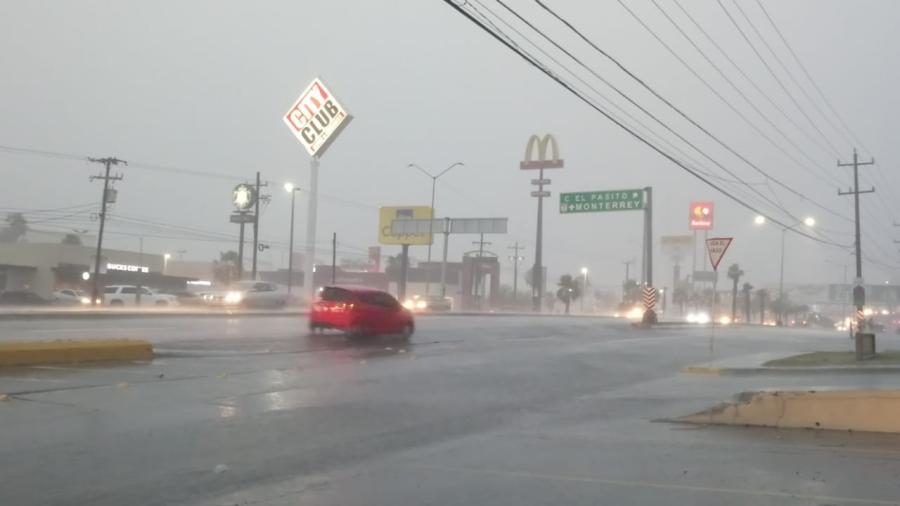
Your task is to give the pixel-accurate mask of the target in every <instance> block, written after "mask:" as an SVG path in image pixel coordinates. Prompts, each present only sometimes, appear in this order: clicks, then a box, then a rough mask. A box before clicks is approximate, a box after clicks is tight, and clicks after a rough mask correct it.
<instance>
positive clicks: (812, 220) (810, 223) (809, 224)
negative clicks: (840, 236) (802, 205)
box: [803, 216, 816, 227]
mask: <svg viewBox="0 0 900 506" xmlns="http://www.w3.org/2000/svg"><path fill="white" fill-rule="evenodd" d="M803 224H804V225H806V226H807V227H814V226H816V219H815V218H813V217H812V216H807V217H806V218H803Z"/></svg>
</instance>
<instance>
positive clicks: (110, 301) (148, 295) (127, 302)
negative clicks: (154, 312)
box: [103, 285, 178, 307]
mask: <svg viewBox="0 0 900 506" xmlns="http://www.w3.org/2000/svg"><path fill="white" fill-rule="evenodd" d="M138 292H140V294H141V300H140V302H141V305H142V306H172V305H175V304H177V303H178V299H177V298H176V297H175V296H174V295H169V294H165V293H157V292H154V291H151V290H149V289H147V288H145V287H143V286H142V287H137V286H134V285H109V286H106V287H104V288H103V304H104V305H107V306H117V307H122V306H136V305H137V302H138V297H137V296H138Z"/></svg>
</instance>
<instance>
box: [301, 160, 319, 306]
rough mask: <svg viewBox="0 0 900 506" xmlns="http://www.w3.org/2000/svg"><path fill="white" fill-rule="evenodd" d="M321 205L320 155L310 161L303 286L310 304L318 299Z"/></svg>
mask: <svg viewBox="0 0 900 506" xmlns="http://www.w3.org/2000/svg"><path fill="white" fill-rule="evenodd" d="M318 206H319V157H318V156H315V155H314V156H313V157H312V159H311V160H310V162H309V196H308V197H307V201H306V253H305V254H304V256H303V287H304V288H306V296H307V297H308V299H307V300H309V302H310V304H311V303H312V301H314V300H316V283H315V281H314V280H315V274H314V271H315V269H316V211H317V209H318Z"/></svg>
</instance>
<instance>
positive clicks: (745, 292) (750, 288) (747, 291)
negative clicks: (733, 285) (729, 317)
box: [741, 283, 753, 323]
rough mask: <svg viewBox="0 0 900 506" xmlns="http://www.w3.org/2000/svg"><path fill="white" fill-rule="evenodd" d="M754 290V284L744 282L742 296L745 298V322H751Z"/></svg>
mask: <svg viewBox="0 0 900 506" xmlns="http://www.w3.org/2000/svg"><path fill="white" fill-rule="evenodd" d="M751 291H753V285H751V284H750V283H744V286H742V287H741V294H742V295H741V296H742V297H743V300H744V323H750V292H751Z"/></svg>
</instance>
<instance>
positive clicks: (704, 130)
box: [535, 0, 848, 220]
mask: <svg viewBox="0 0 900 506" xmlns="http://www.w3.org/2000/svg"><path fill="white" fill-rule="evenodd" d="M535 2H536V3H537V4H538V5H539V6H540V7H541V8H543V9H544V10H545V11H546V12H548V13H549V14H550V15H551V16H553V17H554V18H556V19H557V20H558V21H559V22H560V23H562V24H563V25H565V26H566V27H568V28H569V29H570V30H571V31H572V32H573V33H575V34H576V35H577V36H578V37H579V38H581V40H583V41H584V42H585V43H587V44H588V45H589V46H591V47H592V48H593V49H594V50H596V51H597V52H598V53H600V54H601V55H603V56H604V57H605V58H606V59H608V60H609V61H610V62H612V63H613V64H615V65H616V66H617V67H618V68H619V69H620V70H622V71H623V72H625V74H627V75H628V76H629V77H630V78H632V79H633V80H634V81H635V82H637V83H638V84H640V85H641V86H642V87H643V88H644V89H646V90H647V91H648V92H650V93H651V94H652V95H653V96H655V97H656V98H657V99H659V100H660V101H662V102H663V103H664V104H666V106H668V107H669V108H671V109H672V110H673V111H675V112H676V113H677V114H678V115H680V116H681V117H682V118H684V119H685V120H687V121H688V122H689V123H691V124H692V125H694V126H695V127H696V128H698V129H699V130H700V131H702V132H703V133H704V134H706V135H707V136H708V137H710V138H711V139H713V140H714V141H715V142H716V143H717V144H719V145H720V146H722V147H723V148H725V149H726V150H728V152H729V153H731V154H732V155H734V156H735V157H737V158H738V159H740V160H741V161H743V162H744V163H745V164H747V165H748V166H750V167H752V168H753V169H754V170H755V171H756V172H758V173H759V174H761V175H762V176H763V177H765V178H766V179H767V180H769V181H772V182H774V183H775V184H777V185H778V186H780V187H782V188H784V189H785V190H787V191H788V192H790V193H792V194H793V195H795V196H797V197H799V198H801V199H803V200H805V201H807V202H810V203H811V204H813V205H815V206H816V207H818V208H820V209H822V210H823V211H825V212H827V213H829V214H832V215H834V216H836V217H838V218H840V219H842V220H848V218H847V217H846V216H843V215H840V214H837V213H835V212H834V211H832V210H831V208H829V207H827V206H824V205H822V204H820V203H818V202H817V201H815V200H813V199H811V198H809V197H807V196H806V195H804V194H803V193H800V192H799V191H797V190H795V189H794V188H793V187H791V186H789V185H787V184H785V183H783V182H781V181H780V180H778V179H777V178H775V177H773V176H771V175H769V174H768V173H767V172H765V171H764V170H762V169H761V168H760V167H759V166H757V165H756V164H755V163H753V162H751V161H750V160H748V159H747V158H746V157H745V156H743V155H741V154H740V153H738V152H737V151H736V150H734V149H733V148H732V147H731V146H729V145H728V144H727V143H725V142H724V141H722V140H721V139H720V138H719V137H718V136H716V135H715V134H713V133H712V132H710V131H709V130H707V129H706V128H705V127H703V125H701V124H700V123H698V122H697V121H696V120H694V119H693V118H691V117H690V116H688V115H687V114H686V113H685V112H684V111H682V110H681V109H680V108H678V107H677V106H676V105H674V104H673V103H672V102H670V101H669V100H668V99H666V98H665V97H663V96H662V95H661V94H659V93H658V92H657V91H656V90H655V89H654V88H653V87H651V86H650V85H649V84H647V83H646V82H645V81H644V80H643V79H641V78H640V77H638V76H637V75H635V74H634V73H633V72H632V71H631V70H629V69H628V68H627V67H626V66H625V65H624V64H622V63H621V62H620V61H619V60H618V59H616V58H615V57H613V56H612V55H610V54H609V53H608V52H606V51H605V50H604V49H602V48H601V47H599V46H598V45H597V44H595V43H594V42H593V41H592V40H591V39H590V38H588V37H587V36H586V35H584V34H583V33H582V32H581V31H579V30H578V29H577V28H576V27H575V26H573V25H572V24H571V23H570V22H569V21H568V20H566V19H565V18H563V17H562V16H560V15H559V14H557V13H556V12H555V11H554V10H553V9H551V8H550V7H548V6H547V5H546V4H545V3H543V2H542V1H541V0H535ZM623 7H625V8H626V9H627V6H623ZM637 19H638V21H639V22H640V19H639V18H637ZM645 27H646V25H645ZM646 28H647V29H648V30H649V31H650V32H651V33H652V34H653V35H654V36H655V33H653V32H652V30H650V28H649V27H646ZM657 40H658V41H659V42H660V43H662V44H663V45H664V46H665V47H667V48H668V45H666V44H665V42H664V41H662V40H661V39H659V38H658V37H657ZM669 50H670V52H672V53H673V55H674V56H675V57H676V58H679V57H678V56H677V54H675V53H674V52H673V51H672V50H671V48H669ZM681 61H682V63H683V64H684V65H685V66H687V67H688V68H689V69H690V66H689V65H687V63H686V62H684V61H683V60H681ZM691 70H692V69H691ZM695 75H696V73H695ZM698 78H699V79H701V81H703V78H702V77H700V76H699V75H698ZM704 82H705V81H704ZM707 84H708V83H707ZM713 92H714V93H715V90H713ZM723 100H725V99H724V98H723ZM725 102H726V104H729V105H730V103H728V102H727V100H725ZM732 107H733V106H732ZM735 112H737V113H738V115H741V113H740V112H739V111H736V110H735ZM742 117H743V116H742ZM744 119H745V120H746V121H748V124H749V125H750V126H751V127H753V128H754V129H755V130H756V131H757V132H758V133H760V135H762V136H763V138H765V139H766V140H768V141H769V142H770V143H771V144H772V145H773V146H774V147H776V148H777V149H779V150H780V151H781V152H782V153H784V154H785V155H787V156H788V157H789V158H791V159H792V160H793V161H794V162H795V163H797V164H798V166H800V167H802V168H805V169H807V170H810V169H808V168H806V167H805V166H804V165H802V164H800V162H799V161H797V160H796V159H795V158H793V156H791V155H790V154H789V153H787V151H785V150H784V148H782V147H781V146H780V145H778V144H777V143H775V142H774V141H773V140H772V139H771V138H770V137H769V136H767V135H766V134H765V133H764V132H762V131H761V130H760V129H759V128H758V127H756V125H755V124H753V123H752V122H749V120H747V119H746V117H744ZM811 174H812V175H813V176H815V177H817V178H819V179H822V177H821V175H819V174H817V173H815V171H812V172H811Z"/></svg>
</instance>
